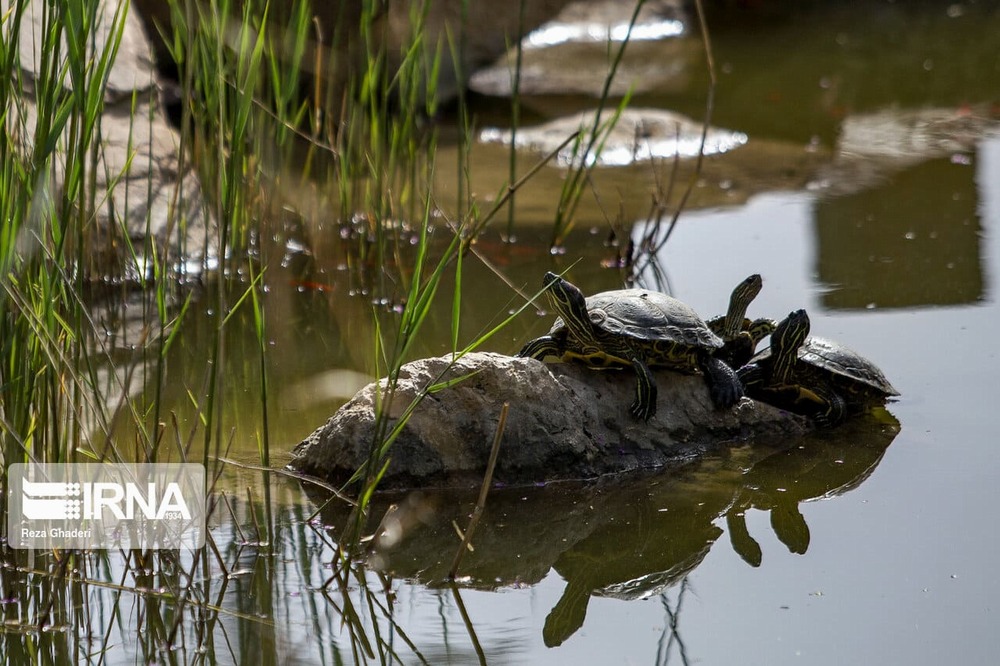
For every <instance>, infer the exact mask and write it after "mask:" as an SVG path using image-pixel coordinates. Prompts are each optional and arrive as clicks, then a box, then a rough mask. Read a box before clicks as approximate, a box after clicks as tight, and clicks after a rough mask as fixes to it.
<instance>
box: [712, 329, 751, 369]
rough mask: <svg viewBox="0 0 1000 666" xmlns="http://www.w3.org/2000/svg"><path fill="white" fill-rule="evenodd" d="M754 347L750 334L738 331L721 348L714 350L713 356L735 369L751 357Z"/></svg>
mask: <svg viewBox="0 0 1000 666" xmlns="http://www.w3.org/2000/svg"><path fill="white" fill-rule="evenodd" d="M756 348H757V345H756V343H754V340H753V338H752V337H751V336H750V334H749V333H747V332H746V331H740V332H739V334H738V335H737V336H736V337H734V338H733V339H732V340H730V341H729V342H727V343H726V344H725V346H724V347H723V348H722V349H720V350H718V351H717V352H715V356H716V357H717V358H720V359H722V360H723V362H725V363H726V365H728V366H729V367H730V368H733V369H736V368H740V367H742V366H743V365H744V364H745V363H746V362H747V361H749V360H750V359H751V358H753V353H754V351H755V350H756Z"/></svg>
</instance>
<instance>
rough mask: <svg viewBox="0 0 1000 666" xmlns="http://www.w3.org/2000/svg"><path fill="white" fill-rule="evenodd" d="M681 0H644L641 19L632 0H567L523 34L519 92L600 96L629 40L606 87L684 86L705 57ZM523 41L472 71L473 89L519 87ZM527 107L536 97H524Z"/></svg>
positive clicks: (663, 89) (614, 90) (502, 93)
mask: <svg viewBox="0 0 1000 666" xmlns="http://www.w3.org/2000/svg"><path fill="white" fill-rule="evenodd" d="M680 4H681V3H679V2H675V1H674V0H650V1H648V2H645V3H643V4H642V6H641V8H640V9H639V14H638V16H637V17H636V21H635V24H634V25H633V26H632V30H631V32H629V22H630V21H631V19H632V14H633V12H634V11H635V9H636V7H635V4H634V3H631V2H617V1H616V0H586V1H582V2H572V3H569V4H568V5H566V7H564V8H563V10H562V11H561V12H559V14H558V15H557V16H555V17H553V18H552V20H550V21H548V22H547V23H545V24H543V25H540V26H539V27H538V28H536V29H535V30H532V31H531V32H529V33H528V34H527V35H525V37H524V39H523V40H521V47H522V49H521V54H520V55H521V74H520V78H519V80H518V95H519V96H521V97H532V96H535V97H546V96H566V95H587V96H591V97H595V98H596V97H600V96H601V95H602V93H603V92H604V91H605V86H606V85H608V82H607V77H608V73H609V72H610V68H611V60H612V57H611V55H610V54H615V53H617V51H618V50H619V49H620V48H621V46H622V43H623V42H624V40H625V37H626V35H628V39H629V43H628V45H627V48H626V49H625V52H624V54H623V56H622V59H621V61H620V62H619V63H618V67H617V70H616V72H615V77H614V79H613V80H612V81H611V82H610V85H609V87H608V88H607V94H608V95H609V96H611V97H624V96H626V95H641V94H645V93H649V94H659V95H663V94H665V93H675V94H680V93H683V92H684V91H685V90H686V89H687V88H688V87H689V86H690V84H691V80H690V79H691V74H690V72H691V71H692V69H693V70H694V71H698V67H699V65H700V62H701V61H703V60H704V58H705V52H704V48H703V46H702V44H701V40H700V39H699V38H685V35H686V33H687V32H688V29H687V25H686V22H687V12H685V11H684V9H683V8H682V7H681V6H680ZM517 58H518V53H517V48H516V47H515V46H512V47H511V48H509V49H507V51H506V53H504V54H503V55H502V56H501V57H500V58H498V59H497V60H496V61H495V62H493V63H492V64H491V65H490V66H488V67H484V68H483V69H480V70H479V71H477V72H475V73H473V75H472V76H471V77H470V79H469V88H471V89H472V90H475V91H476V92H478V93H480V94H483V95H492V96H496V97H509V96H511V95H512V94H513V82H514V71H515V68H516V66H517ZM524 101H525V102H526V103H527V105H528V106H531V105H532V102H531V101H530V100H527V99H526V100H524Z"/></svg>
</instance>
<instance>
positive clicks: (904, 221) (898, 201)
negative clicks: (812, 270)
mask: <svg viewBox="0 0 1000 666" xmlns="http://www.w3.org/2000/svg"><path fill="white" fill-rule="evenodd" d="M972 159H973V158H971V157H969V158H968V161H969V162H970V164H963V163H958V164H955V163H952V161H951V160H934V161H931V162H928V163H926V164H921V165H918V166H915V167H912V168H910V169H906V170H903V171H900V172H898V173H895V174H894V175H892V176H889V177H888V178H887V180H886V182H885V183H883V184H881V185H880V186H879V187H875V188H868V189H863V190H861V191H860V192H857V193H855V194H848V195H844V196H838V197H829V198H823V199H820V200H818V201H817V203H816V206H815V209H814V225H815V234H816V277H817V279H818V280H819V282H820V283H821V285H822V289H823V294H822V298H821V302H822V304H823V306H824V307H825V308H828V309H831V310H841V309H863V308H870V307H879V308H901V307H902V308H907V307H919V306H929V305H956V304H959V303H974V302H976V301H978V300H980V299H981V298H982V297H983V279H984V278H983V266H982V264H981V260H982V254H983V251H982V247H981V243H980V240H981V237H982V233H983V230H982V225H981V224H980V220H979V209H978V207H979V199H978V193H977V189H976V183H975V182H974V181H973V179H972V178H971V177H970V173H971V167H972V165H971V161H972Z"/></svg>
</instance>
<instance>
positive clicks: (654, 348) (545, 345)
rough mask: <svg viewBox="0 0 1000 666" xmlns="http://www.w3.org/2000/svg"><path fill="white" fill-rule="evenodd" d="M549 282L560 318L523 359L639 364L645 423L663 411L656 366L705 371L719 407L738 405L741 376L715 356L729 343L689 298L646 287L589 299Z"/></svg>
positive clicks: (638, 409) (549, 278)
mask: <svg viewBox="0 0 1000 666" xmlns="http://www.w3.org/2000/svg"><path fill="white" fill-rule="evenodd" d="M543 284H544V285H545V287H546V288H548V290H549V297H550V298H551V300H552V303H553V305H554V307H555V309H556V311H557V312H558V313H559V315H560V316H559V318H558V319H556V321H555V323H554V324H553V325H552V329H551V330H550V331H549V333H548V335H543V336H542V337H540V338H536V339H534V340H531V341H530V342H528V343H527V344H526V345H525V346H524V347H523V348H522V349H521V351H520V352H519V353H518V356H522V357H528V358H536V359H543V358H545V357H546V356H557V357H559V358H561V359H563V360H566V361H576V362H581V363H585V364H587V365H592V366H598V367H606V366H630V367H632V368H633V369H634V370H635V374H636V378H637V380H638V381H637V384H636V398H635V402H633V403H632V405H631V406H630V407H629V411H631V412H632V414H633V415H635V416H636V417H637V418H640V419H643V420H649V418H650V417H651V416H653V414H655V413H656V383H655V381H654V380H653V374H652V373H651V372H650V370H649V368H650V366H655V367H663V368H670V369H672V370H676V371H679V372H686V373H695V372H697V371H698V370H700V371H701V372H702V373H703V374H704V376H705V381H706V383H707V384H708V390H709V394H710V395H711V398H712V402H713V403H714V404H715V405H716V406H717V407H719V408H725V407H731V406H732V405H734V404H736V403H737V402H738V401H739V399H740V398H741V397H742V396H743V388H742V387H741V386H740V383H739V381H738V380H737V378H736V373H735V371H734V370H733V369H732V368H730V367H729V366H728V365H726V364H725V363H723V362H722V361H720V360H719V359H718V358H715V356H714V354H715V352H716V351H718V350H719V349H721V348H722V347H723V341H722V339H721V338H720V337H719V336H718V335H716V334H715V333H713V332H712V331H710V330H709V329H708V326H706V325H705V322H704V321H702V319H701V317H699V316H698V314H697V313H696V312H695V311H694V310H692V309H691V308H690V307H689V306H688V305H686V304H684V303H682V302H681V301H678V300H677V299H675V298H671V297H670V296H667V295H666V294H662V293H660V292H656V291H647V290H645V289H622V290H618V291H605V292H602V293H600V294H595V295H594V296H591V297H590V298H586V297H584V295H583V293H582V292H581V291H580V290H579V289H577V288H576V286H574V285H573V284H571V283H569V282H567V281H566V280H564V279H562V278H561V277H559V276H558V275H556V274H555V273H546V274H545V278H544V279H543Z"/></svg>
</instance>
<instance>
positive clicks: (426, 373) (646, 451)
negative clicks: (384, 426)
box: [290, 353, 809, 488]
mask: <svg viewBox="0 0 1000 666" xmlns="http://www.w3.org/2000/svg"><path fill="white" fill-rule="evenodd" d="M655 375H656V380H657V386H658V388H659V398H658V401H657V404H658V410H657V413H656V415H655V416H654V417H653V418H652V419H650V420H649V422H647V423H644V422H641V421H638V420H636V419H635V418H633V417H632V416H631V415H630V414H629V413H628V405H629V404H630V403H631V402H632V400H633V399H634V396H635V375H634V374H633V373H632V372H631V371H630V370H624V371H618V370H594V369H591V368H588V367H585V366H581V365H574V364H562V363H558V364H551V365H550V364H545V363H542V362H540V361H536V360H533V359H523V358H514V357H510V356H504V355H501V354H495V353H471V354H467V355H466V356H464V357H462V358H459V359H458V360H457V361H455V362H454V363H452V361H451V359H450V357H440V358H429V359H423V360H419V361H414V362H412V363H409V364H407V365H404V366H403V367H402V369H401V370H400V373H399V383H398V386H397V389H396V393H395V396H394V398H393V399H392V401H391V404H390V405H388V407H387V414H388V416H389V428H390V429H391V427H392V426H393V425H395V423H396V422H397V419H398V418H399V417H400V416H401V415H402V414H403V413H404V411H405V410H406V409H407V407H408V406H409V404H410V403H411V401H412V400H413V399H414V397H415V396H416V395H418V394H419V392H420V391H422V390H425V389H426V387H428V386H431V385H433V384H435V383H440V382H442V381H446V380H449V379H455V378H458V377H467V378H466V379H464V380H463V381H461V382H459V383H457V384H455V385H453V386H451V387H449V388H445V389H442V390H440V391H438V392H435V393H430V394H428V395H427V396H426V397H425V398H424V399H423V401H422V402H421V403H420V404H419V405H418V406H417V407H416V409H415V410H414V411H413V413H412V415H411V417H410V420H409V422H408V423H407V424H406V426H405V427H404V428H403V429H402V431H401V432H400V434H399V436H398V438H397V439H396V440H395V442H394V443H393V444H392V449H391V452H390V455H391V461H390V463H389V466H388V469H387V471H386V474H385V477H384V478H383V486H382V487H386V488H388V487H407V486H409V487H424V486H461V485H476V484H478V483H480V482H481V481H482V477H483V473H484V471H485V469H486V463H487V459H488V457H489V453H490V447H491V445H492V441H493V437H494V433H495V431H496V427H497V420H498V417H499V414H500V410H501V406H502V405H503V403H504V402H507V403H509V404H510V411H509V414H508V417H507V424H506V428H505V430H504V434H503V440H502V443H501V448H500V454H499V457H498V459H497V466H496V471H495V473H494V480H495V481H496V482H499V483H504V484H531V483H538V482H545V481H550V480H555V479H573V478H576V479H579V478H589V477H596V476H600V475H604V474H610V473H618V472H626V471H631V470H638V469H649V468H656V467H662V466H665V465H669V464H671V463H677V462H681V461H685V460H689V459H691V458H692V457H694V456H696V455H698V454H700V453H704V452H706V451H709V450H712V449H715V448H719V447H724V446H727V445H729V444H731V443H733V442H737V441H744V440H746V439H748V438H751V437H764V436H786V435H801V434H803V433H804V432H806V431H807V430H809V426H808V425H807V423H806V422H805V421H804V420H803V419H801V418H799V417H797V416H793V415H790V414H788V413H785V412H782V411H779V410H777V409H774V408H772V407H770V406H768V405H765V404H762V403H757V402H753V401H751V400H750V399H748V398H745V399H743V400H742V401H741V402H740V403H739V404H738V405H737V406H736V407H734V408H733V409H730V410H716V409H715V408H714V407H713V405H712V403H711V400H710V399H709V396H708V390H707V388H706V386H705V383H704V380H703V379H702V378H701V377H700V376H687V375H681V374H677V373H674V372H670V371H666V370H661V371H658V372H656V373H655ZM384 387H385V380H382V381H381V382H378V383H373V384H369V385H368V386H366V387H365V388H363V389H362V390H361V391H359V392H358V394H357V395H355V396H354V398H353V399H352V400H350V401H349V402H348V403H347V404H346V405H344V406H343V407H342V408H341V409H340V410H339V411H338V412H337V413H336V414H334V415H333V417H331V418H330V419H329V420H328V421H327V422H326V424H325V425H323V426H322V427H321V428H319V429H318V430H316V431H315V432H314V433H313V434H312V435H310V436H309V437H308V438H307V439H306V440H305V441H303V442H301V443H300V444H299V445H298V446H297V447H296V448H295V450H294V452H293V459H292V462H291V464H290V466H291V467H292V468H293V469H296V470H298V471H301V472H305V473H308V474H312V475H315V476H319V477H322V478H325V479H327V480H328V481H330V482H332V483H335V484H339V483H343V482H345V481H346V480H347V479H348V478H349V477H350V476H351V475H352V474H353V473H354V472H355V470H357V469H358V468H359V467H361V465H362V464H363V463H364V462H365V461H366V460H367V458H368V452H369V450H370V448H371V446H372V442H373V441H374V439H375V432H376V420H375V402H376V397H377V394H378V393H379V392H381V391H384Z"/></svg>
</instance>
